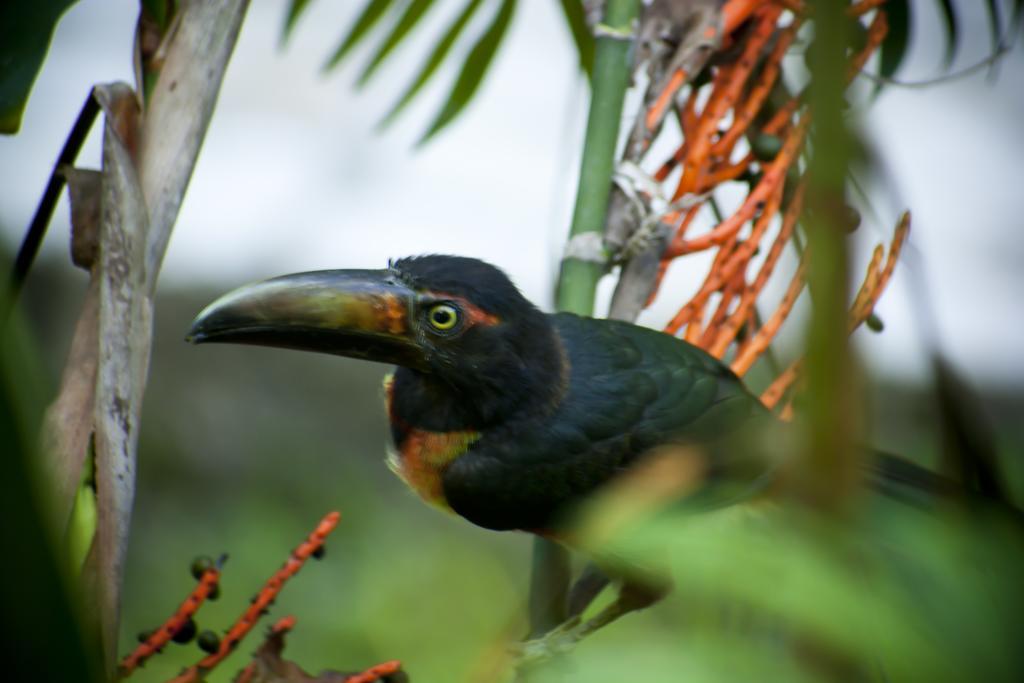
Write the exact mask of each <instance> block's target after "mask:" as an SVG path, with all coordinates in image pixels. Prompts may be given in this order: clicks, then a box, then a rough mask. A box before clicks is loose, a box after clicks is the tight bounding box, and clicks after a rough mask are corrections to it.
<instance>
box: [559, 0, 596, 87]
mask: <svg viewBox="0 0 1024 683" xmlns="http://www.w3.org/2000/svg"><path fill="white" fill-rule="evenodd" d="M560 2H561V4H562V12H563V14H565V23H566V24H567V25H568V27H569V32H570V33H572V40H573V42H574V43H575V44H576V53H577V54H578V55H579V59H580V68H581V69H583V71H584V72H586V74H587V76H588V77H589V76H590V72H591V67H592V66H593V65H594V36H593V34H592V33H591V32H590V27H589V26H587V17H586V15H585V14H584V12H583V3H582V2H580V0H560Z"/></svg>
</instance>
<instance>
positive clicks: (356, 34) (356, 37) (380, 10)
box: [324, 0, 392, 70]
mask: <svg viewBox="0 0 1024 683" xmlns="http://www.w3.org/2000/svg"><path fill="white" fill-rule="evenodd" d="M391 2H392V0H370V2H368V3H367V4H366V7H364V8H363V12H362V14H360V15H359V18H358V19H356V23H355V24H353V25H352V30H350V31H349V32H348V35H347V36H345V38H344V40H342V41H341V45H339V46H338V49H337V50H335V51H334V54H333V55H331V58H330V59H329V60H328V61H327V64H326V65H325V66H324V69H326V70H330V69H333V68H334V67H336V66H337V65H338V64H339V63H341V60H343V59H345V56H346V55H348V53H349V52H350V51H351V50H352V48H354V47H355V46H356V45H358V44H359V42H360V41H361V40H362V39H363V38H365V37H366V35H367V33H369V32H370V29H372V28H373V27H374V26H375V25H376V24H377V22H378V21H380V20H381V18H382V17H383V16H384V13H385V12H387V9H388V7H390V6H391Z"/></svg>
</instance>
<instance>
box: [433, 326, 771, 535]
mask: <svg viewBox="0 0 1024 683" xmlns="http://www.w3.org/2000/svg"><path fill="white" fill-rule="evenodd" d="M552 320H553V323H554V325H555V327H556V329H557V330H558V333H559V336H560V338H561V341H562V344H563V346H564V350H565V353H566V355H567V357H568V359H569V363H570V367H571V370H570V376H569V379H568V383H567V386H566V390H565V392H564V394H563V395H562V398H561V400H560V402H559V403H558V405H557V406H556V407H555V408H554V409H553V410H552V409H545V407H544V406H537V410H535V411H526V412H525V413H524V414H522V415H521V416H519V417H517V418H515V419H513V420H510V421H508V422H507V423H505V424H504V425H502V426H500V427H498V428H495V429H491V430H489V431H488V432H487V433H486V434H485V435H484V436H483V437H482V438H481V439H480V440H479V441H478V442H476V443H475V444H474V445H473V446H472V448H471V449H470V450H469V451H468V452H467V453H466V454H464V455H463V456H461V457H460V458H458V459H457V460H456V461H455V462H453V463H452V464H451V466H449V468H448V469H447V471H446V472H445V474H444V476H443V486H444V494H445V498H446V499H447V501H448V504H449V505H451V507H452V508H453V509H454V510H455V511H456V512H457V513H458V514H460V515H462V516H463V517H466V518H467V519H469V520H470V521H472V522H474V523H476V524H478V525H481V526H485V527H488V528H494V529H533V530H538V529H550V528H552V527H553V526H555V525H557V522H558V519H559V517H560V516H561V515H562V514H563V513H564V512H566V508H567V507H570V506H571V504H572V503H575V502H578V501H579V500H580V499H581V498H583V497H584V496H586V495H587V494H590V493H591V492H593V491H594V490H595V489H597V488H599V487H600V486H601V485H603V484H605V483H606V482H608V481H609V480H610V479H611V478H612V477H613V476H615V475H616V474H618V473H621V472H622V471H624V470H626V469H628V468H629V467H630V466H631V465H632V464H633V463H634V462H636V461H637V460H638V459H639V458H640V457H642V456H643V455H644V454H645V453H649V452H651V451H652V449H654V448H657V447H659V446H663V445H669V444H678V443H692V444H699V445H701V446H703V447H705V450H706V451H707V453H708V454H709V456H708V457H710V458H712V461H711V462H709V470H715V471H717V470H721V469H724V468H725V467H727V465H728V462H727V461H728V459H729V457H730V456H729V454H728V453H727V452H725V451H723V450H722V449H721V448H719V447H718V446H719V444H720V442H721V441H722V438H723V435H731V434H736V433H737V432H739V431H742V430H741V427H742V426H743V425H744V424H747V423H750V422H753V421H755V420H756V419H757V418H759V417H764V416H766V415H767V413H766V411H765V410H764V408H763V407H762V406H761V404H760V402H759V401H758V400H757V398H756V397H754V396H753V395H751V394H750V393H749V392H748V391H747V390H746V389H745V388H744V386H743V384H742V383H741V382H740V380H739V379H738V378H737V377H736V375H735V374H733V373H732V372H731V371H730V370H729V369H728V368H727V367H726V366H724V365H723V364H722V363H721V362H719V361H718V360H716V359H715V358H713V357H712V356H710V355H708V354H707V353H705V352H704V351H701V350H700V349H698V348H696V347H694V346H692V345H690V344H687V343H686V342H683V341H681V340H679V339H675V338H673V337H671V336H669V335H666V334H662V333H660V332H656V331H653V330H649V329H646V328H642V327H638V326H636V325H630V324H628V323H621V322H617V321H610V320H594V319H590V318H580V317H577V316H574V315H570V314H559V315H556V316H553V317H552ZM550 381H552V382H557V381H559V378H556V377H552V378H550Z"/></svg>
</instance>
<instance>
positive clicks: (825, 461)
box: [797, 0, 857, 512]
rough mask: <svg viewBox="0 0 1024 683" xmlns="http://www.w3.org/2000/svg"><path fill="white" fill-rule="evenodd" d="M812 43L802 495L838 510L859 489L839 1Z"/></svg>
mask: <svg viewBox="0 0 1024 683" xmlns="http://www.w3.org/2000/svg"><path fill="white" fill-rule="evenodd" d="M813 5H814V6H813V15H812V16H813V17H814V32H815V39H814V41H813V42H812V44H811V46H810V48H809V51H810V60H809V61H810V66H811V78H812V83H813V85H812V87H811V88H810V89H809V100H810V110H811V112H813V115H814V121H813V123H812V126H811V134H810V141H809V142H810V144H809V147H810V150H811V153H812V157H811V160H810V167H809V178H808V204H807V207H808V210H807V213H806V217H805V225H806V227H807V236H808V249H809V250H810V259H809V267H808V286H809V287H810V288H811V290H812V291H813V292H814V301H813V308H812V311H813V312H812V316H811V325H810V329H809V331H808V338H807V348H808V355H807V382H808V394H809V396H808V401H807V417H808V429H809V432H808V440H807V450H806V452H805V454H804V458H803V462H801V463H800V466H799V468H798V469H799V472H798V473H797V475H798V478H799V483H798V491H797V495H799V496H800V497H802V498H803V499H804V500H805V501H806V502H808V503H810V504H812V505H814V506H815V507H817V508H818V509H822V510H831V511H835V512H838V511H839V510H840V509H841V508H842V506H843V505H844V503H845V502H846V501H848V500H849V494H850V493H851V492H852V490H853V487H854V486H855V485H856V479H857V463H856V452H855V451H854V449H853V446H852V444H853V440H854V434H853V430H854V429H855V427H856V423H857V420H856V419H855V417H854V414H855V410H856V400H855V396H856V391H855V387H854V386H853V383H854V379H855V376H854V372H853V368H852V365H851V359H850V357H849V353H848V341H847V329H846V325H847V323H846V315H847V314H846V306H847V301H848V292H847V287H848V284H847V283H848V272H849V264H848V259H847V248H846V231H845V230H844V229H843V227H842V226H843V219H842V213H843V207H844V206H845V200H844V190H845V182H846V172H847V167H848V165H849V161H850V157H851V148H852V140H851V137H850V134H849V131H848V130H847V128H846V124H845V121H844V116H843V108H844V89H845V86H844V83H845V79H844V78H843V74H844V71H845V69H846V55H845V46H846V45H847V44H848V33H849V31H850V28H851V26H850V20H849V19H848V18H847V17H846V16H845V14H844V11H843V10H844V7H843V5H842V4H841V3H836V2H832V1H831V0H815V2H814V3H813Z"/></svg>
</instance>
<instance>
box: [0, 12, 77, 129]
mask: <svg viewBox="0 0 1024 683" xmlns="http://www.w3.org/2000/svg"><path fill="white" fill-rule="evenodd" d="M75 2H76V0H34V1H33V2H26V1H24V0H23V1H22V2H17V1H15V0H7V2H3V3H0V72H2V74H3V75H2V77H0V133H4V134H8V135H11V134H14V133H17V132H18V129H19V128H20V127H21V118H22V115H23V114H24V112H25V105H26V104H27V103H28V97H29V93H30V92H31V90H32V84H33V83H34V82H35V80H36V76H38V75H39V71H40V70H41V69H42V67H43V61H44V60H45V59H46V52H47V50H48V49H49V48H50V40H51V39H52V38H53V32H54V29H55V28H56V27H57V21H58V20H59V19H60V17H61V15H62V14H64V12H65V11H66V10H67V8H68V7H70V6H71V5H73V4H75Z"/></svg>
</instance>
